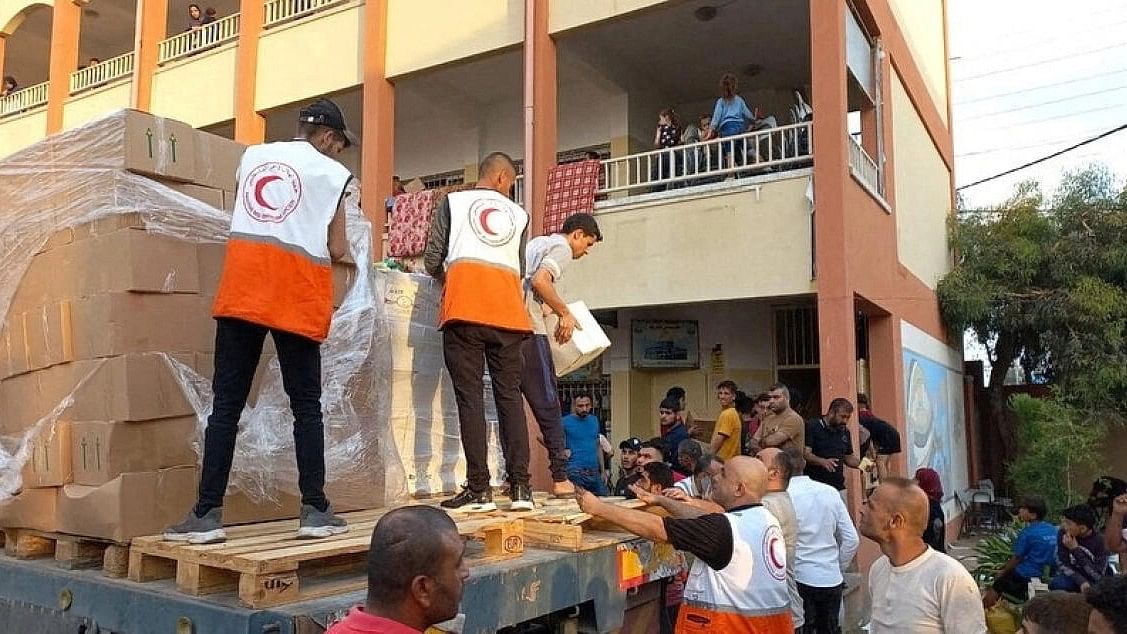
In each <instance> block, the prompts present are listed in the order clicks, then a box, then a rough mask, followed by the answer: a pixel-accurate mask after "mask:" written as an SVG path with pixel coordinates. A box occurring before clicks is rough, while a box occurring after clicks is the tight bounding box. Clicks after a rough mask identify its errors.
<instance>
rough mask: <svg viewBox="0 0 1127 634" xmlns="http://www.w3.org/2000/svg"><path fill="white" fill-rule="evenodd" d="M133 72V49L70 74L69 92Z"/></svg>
mask: <svg viewBox="0 0 1127 634" xmlns="http://www.w3.org/2000/svg"><path fill="white" fill-rule="evenodd" d="M132 73H133V51H130V52H128V53H126V54H125V55H118V56H117V57H114V58H112V59H107V60H106V61H104V62H99V63H97V64H94V65H92V66H87V67H86V68H83V69H82V70H76V71H74V72H73V73H71V74H70V94H72V95H73V94H75V93H77V92H80V91H83V90H86V89H87V88H94V87H96V86H102V85H104V84H108V83H109V82H111V81H113V80H115V79H121V78H122V77H128V76H129V75H130V74H132Z"/></svg>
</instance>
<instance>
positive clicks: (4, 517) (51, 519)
mask: <svg viewBox="0 0 1127 634" xmlns="http://www.w3.org/2000/svg"><path fill="white" fill-rule="evenodd" d="M58 492H59V489H57V488H43V489H24V490H23V491H21V492H20V493H19V495H17V496H15V497H13V498H11V499H8V500H5V501H3V502H0V526H3V527H4V528H30V529H32V530H37V531H47V532H54V531H57V530H59V526H58V513H57V511H58V505H57V503H58Z"/></svg>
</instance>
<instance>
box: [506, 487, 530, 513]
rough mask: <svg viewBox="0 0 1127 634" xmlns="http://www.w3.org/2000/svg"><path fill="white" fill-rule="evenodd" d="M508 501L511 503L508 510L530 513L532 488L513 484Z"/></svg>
mask: <svg viewBox="0 0 1127 634" xmlns="http://www.w3.org/2000/svg"><path fill="white" fill-rule="evenodd" d="M509 499H511V500H512V501H513V503H512V505H511V506H509V508H510V509H511V510H513V511H531V510H532V509H533V504H532V487H530V486H528V485H527V484H514V485H513V486H512V487H511V489H510V491H509Z"/></svg>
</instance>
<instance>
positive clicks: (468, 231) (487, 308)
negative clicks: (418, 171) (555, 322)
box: [438, 189, 532, 332]
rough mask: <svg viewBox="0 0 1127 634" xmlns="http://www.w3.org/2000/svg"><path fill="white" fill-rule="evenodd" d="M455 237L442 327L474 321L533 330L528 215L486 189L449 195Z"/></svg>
mask: <svg viewBox="0 0 1127 634" xmlns="http://www.w3.org/2000/svg"><path fill="white" fill-rule="evenodd" d="M446 198H447V202H448V203H449V205H450V237H449V240H448V243H447V250H446V261H445V262H444V264H445V267H446V285H445V287H444V289H443V293H442V309H441V312H440V313H439V317H438V323H439V327H442V326H444V325H446V324H447V323H457V322H462V323H471V324H480V325H483V326H491V327H494V328H500V329H503V330H513V331H519V332H532V323H531V322H530V321H529V319H528V312H527V310H526V309H525V306H524V292H523V288H522V286H521V243H522V241H523V239H524V231H525V229H526V228H527V227H528V212H526V211H525V210H524V209H522V208H521V206H520V205H518V204H516V203H514V202H513V201H511V200H509V199H508V198H506V197H504V196H502V195H501V194H498V193H497V192H494V191H491V190H486V189H470V190H466V191H460V192H451V193H450V194H448V195H447V197H446Z"/></svg>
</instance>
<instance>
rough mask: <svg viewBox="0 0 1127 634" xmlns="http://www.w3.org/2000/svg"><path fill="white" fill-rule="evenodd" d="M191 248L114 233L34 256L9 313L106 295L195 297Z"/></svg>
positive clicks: (152, 236)
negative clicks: (80, 298) (168, 294)
mask: <svg viewBox="0 0 1127 634" xmlns="http://www.w3.org/2000/svg"><path fill="white" fill-rule="evenodd" d="M196 246H197V245H196V244H195V243H193V242H188V241H185V240H180V239H177V238H173V237H171V236H165V235H160V234H156V233H149V232H147V231H138V230H136V229H119V230H116V231H113V232H111V233H105V234H101V235H93V234H91V235H90V236H89V237H88V238H87V239H83V240H79V241H76V242H71V243H70V244H66V245H62V246H59V247H56V248H54V249H51V250H49V251H45V252H43V253H40V254H39V255H36V256H35V257H34V258H33V259H32V261H31V265H30V266H29V267H28V269H27V271H26V272H25V273H24V276H23V278H22V279H21V280H20V284H19V286H18V287H17V289H16V293H15V295H14V296H13V297H12V304H11V310H13V311H24V310H29V309H31V308H36V307H39V306H42V305H44V304H47V303H49V302H52V301H57V300H61V299H72V298H78V297H89V296H92V295H99V294H104V293H111V292H124V291H130V292H142V293H199V292H200V274H199V268H200V267H199V258H198V256H197V253H196Z"/></svg>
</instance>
